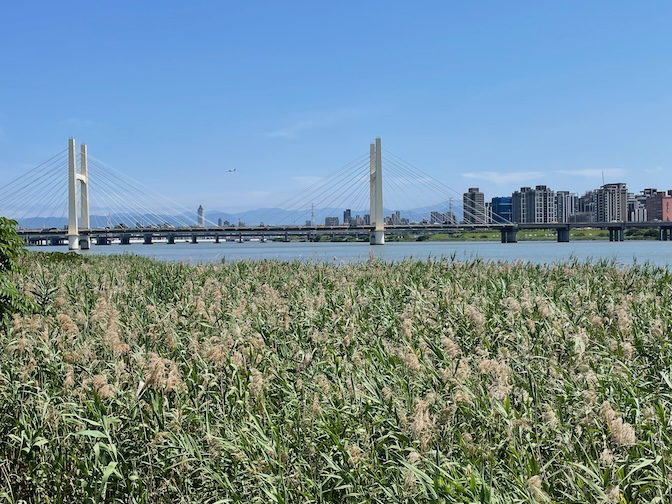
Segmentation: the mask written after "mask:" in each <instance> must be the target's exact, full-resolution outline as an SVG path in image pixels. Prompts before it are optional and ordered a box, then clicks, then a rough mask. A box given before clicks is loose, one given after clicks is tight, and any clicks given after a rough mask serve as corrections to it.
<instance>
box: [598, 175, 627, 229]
mask: <svg viewBox="0 0 672 504" xmlns="http://www.w3.org/2000/svg"><path fill="white" fill-rule="evenodd" d="M596 193H597V194H596V213H597V219H596V220H597V222H625V221H626V220H627V219H628V214H627V212H628V188H627V187H626V186H625V184H624V183H622V182H618V183H615V184H605V185H603V186H602V187H600V188H599V189H598V190H597V191H596Z"/></svg>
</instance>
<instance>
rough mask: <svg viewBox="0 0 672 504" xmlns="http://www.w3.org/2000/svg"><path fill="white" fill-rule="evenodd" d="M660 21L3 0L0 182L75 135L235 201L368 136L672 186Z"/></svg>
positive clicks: (564, 183)
mask: <svg viewBox="0 0 672 504" xmlns="http://www.w3.org/2000/svg"><path fill="white" fill-rule="evenodd" d="M670 26H672V2H669V1H641V2H634V1H627V2H625V1H614V0H611V1H591V2H585V1H557V2H539V1H507V2H501V1H498V2H489V1H477V2H466V1H465V2H457V1H418V2H395V1H350V0H344V1H339V2H321V1H295V0H284V1H282V2H278V1H256V0H248V1H202V0H194V1H191V2H184V1H179V2H178V1H173V0H164V1H161V2H158V1H157V2H137V1H130V0H116V1H114V2H111V1H108V2H91V1H87V2H84V1H81V2H80V1H68V0H64V1H62V2H52V1H34V2H11V3H8V4H7V5H5V6H3V15H2V18H1V19H0V46H1V47H2V48H3V49H2V51H0V65H1V66H2V68H3V73H2V78H1V79H0V183H3V184H4V183H6V182H8V181H9V180H12V179H13V178H15V177H16V176H18V175H20V174H21V173H23V172H24V171H25V170H27V169H29V168H32V167H34V166H36V165H38V164H39V163H41V162H43V161H45V160H46V159H48V158H49V157H51V156H52V155H54V154H56V153H57V152H60V151H61V150H62V149H64V148H65V147H66V146H67V139H68V138H69V137H75V138H76V139H77V141H78V142H84V143H86V144H87V145H88V148H89V153H90V155H92V156H94V157H96V158H97V159H100V160H102V161H104V162H105V163H107V164H108V165H110V166H111V167H113V168H114V169H116V170H119V171H121V172H124V173H126V174H129V175H130V176H132V177H133V178H135V179H137V180H139V181H140V182H142V183H144V184H147V185H151V187H153V188H154V189H155V190H157V191H158V192H160V193H161V194H164V195H165V196H167V197H169V198H171V199H172V200H174V201H176V202H178V203H179V204H181V205H184V206H186V207H188V208H196V207H197V206H198V205H199V204H202V205H203V206H204V207H205V208H206V209H208V210H210V209H212V210H215V209H217V210H223V211H240V210H245V209H250V208H255V207H262V206H269V205H272V204H274V203H277V202H279V201H282V200H283V199H285V198H286V197H287V196H288V195H291V194H293V193H295V192H298V191H300V190H301V189H302V188H303V187H304V185H305V183H306V181H307V180H311V179H312V178H313V177H319V176H322V175H326V174H328V173H331V172H333V171H334V170H336V169H337V168H338V167H340V166H343V165H345V164H346V163H348V162H350V161H351V160H353V159H355V158H357V157H358V156H360V155H361V154H365V153H367V152H368V146H369V143H370V142H371V141H373V139H374V138H375V137H376V136H380V137H382V139H383V147H384V149H386V150H389V151H390V152H392V153H394V154H395V155H397V156H400V157H401V158H403V159H404V160H406V161H408V162H410V163H412V164H413V165H414V166H416V167H417V168H419V169H420V170H422V171H424V172H426V173H428V174H430V175H431V176H432V177H434V178H436V179H438V180H440V181H442V182H443V183H444V184H446V185H448V186H450V187H451V188H453V189H454V190H455V191H456V192H458V193H461V192H463V191H465V190H466V188H467V187H470V186H478V187H480V188H481V190H483V191H484V192H485V194H486V198H487V199H489V198H491V197H493V196H501V195H507V194H509V195H510V193H511V191H512V190H515V189H517V188H519V187H520V186H522V185H536V184H546V185H549V186H550V187H551V188H552V189H554V190H570V191H573V192H578V193H583V192H584V191H586V190H588V189H591V188H594V187H597V186H599V185H601V183H602V182H601V181H602V175H603V174H604V178H605V182H626V183H627V184H628V186H629V188H630V189H631V190H634V191H635V192H636V191H639V190H640V189H642V188H644V187H657V188H659V189H672V171H671V169H672V32H670ZM233 168H235V169H236V172H235V173H233V174H231V173H227V172H226V170H227V169H233ZM92 184H93V182H92ZM419 203H425V202H419Z"/></svg>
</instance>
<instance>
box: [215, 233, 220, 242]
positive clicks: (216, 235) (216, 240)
mask: <svg viewBox="0 0 672 504" xmlns="http://www.w3.org/2000/svg"><path fill="white" fill-rule="evenodd" d="M215 243H219V235H218V234H215Z"/></svg>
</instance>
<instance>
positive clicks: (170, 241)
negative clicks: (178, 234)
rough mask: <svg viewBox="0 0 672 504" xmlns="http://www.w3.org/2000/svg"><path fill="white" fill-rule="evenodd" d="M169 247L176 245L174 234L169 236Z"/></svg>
mask: <svg viewBox="0 0 672 504" xmlns="http://www.w3.org/2000/svg"><path fill="white" fill-rule="evenodd" d="M168 245H175V235H174V234H169V235H168Z"/></svg>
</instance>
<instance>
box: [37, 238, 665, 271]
mask: <svg viewBox="0 0 672 504" xmlns="http://www.w3.org/2000/svg"><path fill="white" fill-rule="evenodd" d="M28 249H29V250H36V251H43V252H51V251H61V252H65V251H67V248H66V247H28ZM80 253H81V254H84V255H96V254H137V255H142V256H148V257H152V258H155V259H158V260H164V261H185V262H191V263H203V262H213V261H216V262H219V261H239V260H246V259H251V260H260V259H279V260H282V261H295V260H299V261H328V262H361V261H366V260H368V259H369V257H370V254H372V255H373V256H374V257H376V258H378V259H382V260H385V261H400V260H403V259H414V260H425V259H427V258H429V257H432V258H441V257H454V258H455V259H457V260H471V259H475V258H481V259H484V260H488V261H525V262H532V263H552V262H560V261H565V260H568V259H572V258H576V259H579V260H581V261H586V260H588V261H596V260H601V259H607V260H614V261H615V262H616V263H618V264H633V263H640V264H641V263H645V262H648V263H650V264H654V265H658V266H668V265H669V264H670V262H672V242H663V241H625V242H608V241H573V242H569V243H557V242H554V241H539V242H534V241H522V242H518V243H507V244H502V243H499V242H427V241H425V242H390V243H386V244H385V245H383V246H370V245H368V244H367V243H353V242H348V243H329V242H326V243H325V242H317V243H309V242H288V243H283V242H267V243H260V242H243V243H237V242H224V243H214V242H199V243H197V244H192V243H186V242H183V243H175V244H174V245H168V244H165V243H154V244H152V245H143V244H140V243H137V244H135V243H134V244H131V245H117V244H115V245H93V246H92V247H91V250H88V251H81V252H80Z"/></svg>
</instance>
